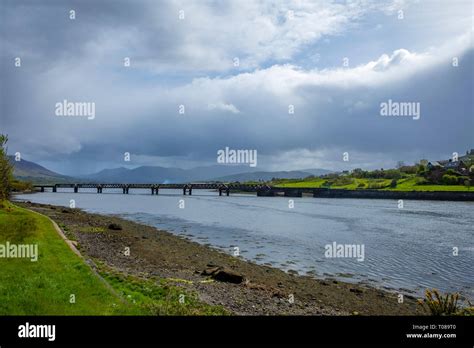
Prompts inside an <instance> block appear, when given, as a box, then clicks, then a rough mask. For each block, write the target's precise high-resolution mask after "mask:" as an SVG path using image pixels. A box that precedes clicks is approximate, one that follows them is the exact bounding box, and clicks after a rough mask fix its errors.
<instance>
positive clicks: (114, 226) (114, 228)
mask: <svg viewBox="0 0 474 348" xmlns="http://www.w3.org/2000/svg"><path fill="white" fill-rule="evenodd" d="M108 229H109V230H114V231H120V230H121V229H122V226H120V225H119V224H115V223H113V224H109V226H108Z"/></svg>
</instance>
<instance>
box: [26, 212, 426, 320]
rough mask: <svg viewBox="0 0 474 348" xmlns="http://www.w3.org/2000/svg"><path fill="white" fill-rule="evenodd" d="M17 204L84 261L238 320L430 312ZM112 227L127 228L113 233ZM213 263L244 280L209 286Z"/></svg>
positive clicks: (179, 242) (142, 231)
mask: <svg viewBox="0 0 474 348" xmlns="http://www.w3.org/2000/svg"><path fill="white" fill-rule="evenodd" d="M19 205H21V206H24V207H27V208H29V209H32V210H34V211H37V212H40V213H42V214H44V215H47V216H49V217H50V218H52V219H53V220H54V221H56V222H57V223H58V224H59V226H60V227H61V228H62V229H63V230H64V231H65V234H66V236H67V238H68V239H70V240H73V241H77V247H78V249H79V250H80V252H81V253H82V254H83V255H84V256H85V257H91V258H93V259H96V260H100V261H103V262H105V263H106V264H107V265H109V266H111V267H113V268H115V269H117V270H119V271H121V272H124V273H128V274H133V275H138V276H141V277H144V278H151V277H156V278H168V279H173V280H172V281H175V285H178V286H183V287H185V288H186V289H188V290H190V291H194V292H196V293H197V294H199V297H200V299H201V300H203V301H204V302H207V303H209V304H219V305H222V306H224V307H225V308H227V309H228V310H229V311H231V312H233V313H235V314H238V315H353V314H359V315H419V314H424V312H423V310H422V309H421V308H420V306H418V305H417V303H416V299H415V298H413V297H410V296H407V295H405V297H404V301H403V303H399V302H398V297H397V295H396V294H393V293H389V292H386V291H382V290H378V289H375V288H371V287H367V286H364V285H356V284H349V283H343V282H340V281H336V280H317V279H314V278H311V277H307V276H295V275H291V274H288V273H285V272H283V271H281V270H278V269H275V268H272V267H267V266H261V265H256V264H254V263H251V262H248V261H245V260H243V259H240V258H236V257H233V256H231V255H228V254H224V253H222V252H220V251H217V250H215V249H213V248H210V247H207V246H204V245H200V244H198V243H195V242H193V241H190V240H187V239H184V238H182V237H178V236H175V235H173V234H171V233H168V232H166V231H161V230H158V229H156V228H154V227H150V226H146V225H142V224H138V223H135V222H131V221H127V220H124V219H120V218H117V217H111V216H104V215H97V214H89V213H85V212H83V211H81V210H78V209H68V208H63V207H54V206H49V205H41V204H34V203H21V204H19ZM110 224H117V225H120V227H121V228H122V229H121V230H112V229H109V228H108V226H109V225H110ZM126 248H129V250H130V255H129V256H127V255H126V250H127V249H126ZM210 265H214V266H221V267H225V268H227V269H229V270H231V271H233V272H236V273H238V274H241V275H243V276H244V277H245V281H244V282H242V283H240V284H233V283H229V282H222V281H214V280H210V277H209V276H206V275H203V274H202V272H203V271H204V270H206V269H209V268H210ZM292 298H294V302H293V303H291V302H292V301H291V299H292Z"/></svg>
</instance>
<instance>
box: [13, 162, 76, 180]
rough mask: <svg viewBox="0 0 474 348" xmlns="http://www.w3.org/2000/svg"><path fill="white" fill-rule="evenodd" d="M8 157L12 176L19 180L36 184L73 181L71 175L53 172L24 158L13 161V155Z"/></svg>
mask: <svg viewBox="0 0 474 348" xmlns="http://www.w3.org/2000/svg"><path fill="white" fill-rule="evenodd" d="M8 159H9V160H10V163H11V164H12V165H13V176H14V177H15V178H17V179H19V180H25V181H31V182H33V183H38V184H43V183H52V182H54V183H62V182H68V181H74V179H73V178H71V177H68V176H66V175H61V174H58V173H56V172H53V171H51V170H49V169H46V168H45V167H43V166H40V165H39V164H36V163H34V162H30V161H27V160H24V159H22V160H21V161H15V157H14V156H8Z"/></svg>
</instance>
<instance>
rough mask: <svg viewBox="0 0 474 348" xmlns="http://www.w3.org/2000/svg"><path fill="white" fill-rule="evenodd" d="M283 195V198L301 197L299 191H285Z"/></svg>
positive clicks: (301, 194) (301, 193)
mask: <svg viewBox="0 0 474 348" xmlns="http://www.w3.org/2000/svg"><path fill="white" fill-rule="evenodd" d="M284 195H285V197H303V192H301V191H300V190H291V191H285V193H284Z"/></svg>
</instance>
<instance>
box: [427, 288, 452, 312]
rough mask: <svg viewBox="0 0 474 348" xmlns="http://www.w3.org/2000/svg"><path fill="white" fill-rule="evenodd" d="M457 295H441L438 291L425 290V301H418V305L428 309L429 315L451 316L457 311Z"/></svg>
mask: <svg viewBox="0 0 474 348" xmlns="http://www.w3.org/2000/svg"><path fill="white" fill-rule="evenodd" d="M458 299H459V294H446V295H445V296H443V295H441V294H440V293H439V292H438V290H436V289H433V290H430V289H426V291H425V299H424V300H420V302H419V303H420V305H425V304H426V306H427V307H428V309H429V311H430V313H431V315H453V314H456V313H457V312H458V311H459V308H458Z"/></svg>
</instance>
